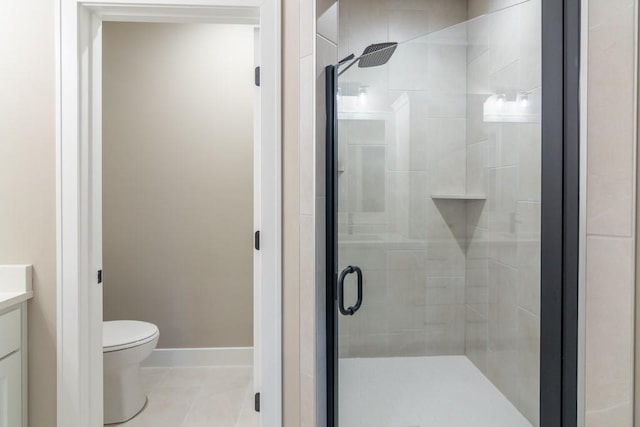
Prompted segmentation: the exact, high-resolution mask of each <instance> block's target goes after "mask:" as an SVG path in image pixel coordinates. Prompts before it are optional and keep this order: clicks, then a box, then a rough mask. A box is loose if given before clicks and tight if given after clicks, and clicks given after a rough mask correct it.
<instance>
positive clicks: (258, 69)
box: [254, 67, 260, 86]
mask: <svg viewBox="0 0 640 427" xmlns="http://www.w3.org/2000/svg"><path fill="white" fill-rule="evenodd" d="M254 78H255V84H256V86H260V67H256V69H255V76H254Z"/></svg>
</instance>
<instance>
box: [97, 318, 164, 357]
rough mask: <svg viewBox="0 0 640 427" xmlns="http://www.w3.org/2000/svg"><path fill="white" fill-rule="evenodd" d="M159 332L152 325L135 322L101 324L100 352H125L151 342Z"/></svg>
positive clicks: (122, 321)
mask: <svg viewBox="0 0 640 427" xmlns="http://www.w3.org/2000/svg"><path fill="white" fill-rule="evenodd" d="M159 334H160V332H159V331H158V327H157V326H156V325H154V324H153V323H148V322H140V321H137V320H112V321H108V322H103V327H102V350H103V352H104V353H109V352H112V351H119V350H125V349H127V348H132V347H137V346H140V345H143V344H146V343H148V342H151V341H153V340H154V339H155V338H157V337H158V335H159Z"/></svg>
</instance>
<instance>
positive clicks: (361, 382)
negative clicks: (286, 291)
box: [339, 356, 531, 427]
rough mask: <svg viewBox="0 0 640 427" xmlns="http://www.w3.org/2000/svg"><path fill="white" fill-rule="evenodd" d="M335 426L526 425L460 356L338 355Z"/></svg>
mask: <svg viewBox="0 0 640 427" xmlns="http://www.w3.org/2000/svg"><path fill="white" fill-rule="evenodd" d="M339 368H340V388H339V393H340V405H339V416H340V427H531V423H530V422H529V421H528V420H527V419H526V418H525V417H524V416H523V415H522V414H521V413H520V412H519V411H518V410H517V409H516V408H515V407H514V406H513V404H511V402H509V400H507V398H506V397H505V396H504V395H503V394H502V393H500V391H499V390H498V389H497V388H496V387H495V386H494V385H493V384H492V383H491V382H490V381H489V380H488V379H487V378H486V377H485V376H484V375H483V374H482V373H481V372H480V370H479V369H478V368H476V367H475V365H474V364H473V363H471V361H469V359H467V358H466V357H465V356H432V357H394V358H361V359H360V358H358V359H340V364H339Z"/></svg>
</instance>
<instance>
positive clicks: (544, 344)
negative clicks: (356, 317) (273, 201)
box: [325, 0, 580, 427]
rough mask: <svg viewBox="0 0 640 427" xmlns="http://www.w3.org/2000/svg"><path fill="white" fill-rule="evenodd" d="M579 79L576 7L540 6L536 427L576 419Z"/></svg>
mask: <svg viewBox="0 0 640 427" xmlns="http://www.w3.org/2000/svg"><path fill="white" fill-rule="evenodd" d="M325 71H326V100H327V101H326V112H327V123H326V135H327V138H326V156H327V162H326V165H327V166H326V185H327V204H326V230H327V234H326V273H327V274H326V278H327V281H326V298H327V305H326V328H327V329H326V332H327V335H326V336H327V342H326V346H327V349H326V350H327V366H326V369H327V377H326V381H327V396H326V397H327V427H339V422H338V328H337V327H338V322H337V316H338V308H337V295H336V283H337V268H338V260H337V243H338V242H337V194H338V193H337V153H338V152H337V131H338V126H337V125H338V123H337V108H336V100H337V83H338V77H337V67H336V66H333V65H331V66H328V67H326V69H325ZM579 77H580V0H542V212H541V271H540V280H541V301H540V304H541V307H540V310H541V317H540V334H541V336H540V426H541V427H576V426H577V418H578V269H579V206H580V133H579V129H580V108H579V107H580V97H579ZM340 427H348V426H340ZM443 427H444V426H443Z"/></svg>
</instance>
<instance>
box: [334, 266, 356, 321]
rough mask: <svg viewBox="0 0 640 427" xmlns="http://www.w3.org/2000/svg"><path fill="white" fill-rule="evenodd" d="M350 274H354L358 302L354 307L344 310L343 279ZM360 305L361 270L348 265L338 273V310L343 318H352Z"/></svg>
mask: <svg viewBox="0 0 640 427" xmlns="http://www.w3.org/2000/svg"><path fill="white" fill-rule="evenodd" d="M351 273H356V278H357V279H358V300H357V301H356V304H355V305H352V306H350V307H347V308H345V307H344V279H345V278H346V277H347V276H348V275H349V274H351ZM361 305H362V270H360V268H359V267H356V266H355V265H350V266H348V267H347V268H345V269H344V270H342V272H341V273H340V277H338V309H339V310H340V313H341V314H342V315H344V316H353V315H354V314H355V312H356V311H358V309H360V306H361Z"/></svg>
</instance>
